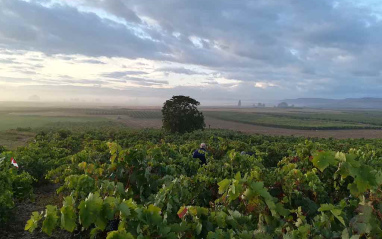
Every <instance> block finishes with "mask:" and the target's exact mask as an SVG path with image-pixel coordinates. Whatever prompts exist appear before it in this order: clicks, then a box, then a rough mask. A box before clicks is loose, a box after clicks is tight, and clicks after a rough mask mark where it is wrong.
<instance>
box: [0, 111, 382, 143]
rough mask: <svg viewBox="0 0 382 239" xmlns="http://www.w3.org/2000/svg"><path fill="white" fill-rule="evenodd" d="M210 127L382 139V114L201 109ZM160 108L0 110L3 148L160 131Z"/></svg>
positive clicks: (243, 130)
mask: <svg viewBox="0 0 382 239" xmlns="http://www.w3.org/2000/svg"><path fill="white" fill-rule="evenodd" d="M202 111H203V113H204V115H205V117H206V127H207V128H211V129H229V130H235V131H241V132H246V133H250V134H268V135H276V136H277V135H283V136H290V135H295V136H304V137H325V138H328V137H333V138H340V139H344V138H382V130H381V129H380V128H381V127H382V112H381V111H360V110H358V111H355V110H353V111H342V110H336V111H335V110H317V109H298V108H295V109H293V108H291V109H278V108H260V109H258V108H243V109H237V108H203V109H202ZM161 126H162V121H161V112H160V109H159V108H147V107H146V108H111V107H104V108H91V107H82V108H68V107H63V106H61V107H53V106H49V105H48V106H44V107H41V106H25V105H17V106H15V107H5V106H4V105H2V107H0V145H6V146H8V147H10V148H16V147H17V146H21V145H24V144H25V143H26V142H27V141H28V140H29V139H31V138H32V137H33V136H34V135H35V133H36V132H39V131H41V130H51V129H62V128H64V129H69V130H85V129H86V130H91V129H96V128H108V127H114V128H118V129H126V128H129V129H144V128H155V129H159V128H160V127H161Z"/></svg>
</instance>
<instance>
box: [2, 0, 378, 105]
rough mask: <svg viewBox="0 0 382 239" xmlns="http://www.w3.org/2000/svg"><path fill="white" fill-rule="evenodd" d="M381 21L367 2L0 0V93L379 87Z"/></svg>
mask: <svg viewBox="0 0 382 239" xmlns="http://www.w3.org/2000/svg"><path fill="white" fill-rule="evenodd" d="M381 20H382V2H380V1H372V0H367V1H362V2H360V1H350V0H341V1H334V0H313V1H306V0H283V1H279V0H257V1H251V0H241V1H228V0H223V1H215V0H196V1H178V0H160V1H142V0H70V1H69V0H25V1H24V0H0V101H27V100H30V101H56V102H57V101H66V102H82V101H86V102H94V103H98V102H103V103H112V104H121V105H123V104H127V105H138V106H139V105H160V104H162V103H163V101H164V100H165V99H168V98H170V97H171V96H172V95H179V94H185V95H189V96H191V97H193V98H196V99H197V100H199V101H200V102H201V103H202V104H204V105H217V104H232V102H237V100H239V99H241V100H242V101H243V104H245V103H246V102H247V103H248V102H274V101H276V100H282V99H294V98H308V97H309V98H313V97H314V98H334V99H341V98H360V97H381V95H382V94H381V93H382V84H381V83H382V81H381V67H380V62H382V54H381V48H380V43H381V42H382V21H381ZM248 104H249V103H248Z"/></svg>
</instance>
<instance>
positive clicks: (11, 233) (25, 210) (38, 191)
mask: <svg viewBox="0 0 382 239" xmlns="http://www.w3.org/2000/svg"><path fill="white" fill-rule="evenodd" d="M56 189H57V186H56V185H53V184H49V185H43V186H40V187H37V188H35V190H34V193H35V200H34V202H30V201H28V200H27V201H25V202H22V203H16V207H15V208H14V209H13V212H12V213H13V217H11V218H10V221H9V222H8V225H7V226H6V227H5V228H0V239H37V238H39V239H40V238H41V239H45V238H62V239H65V238H72V236H71V235H70V234H69V233H67V232H65V231H61V230H59V231H55V232H54V233H53V235H52V236H51V237H49V236H48V235H46V234H45V233H42V232H41V230H40V229H37V230H36V231H35V232H34V233H33V234H31V233H29V232H28V231H25V230H24V227H25V224H26V222H27V221H28V220H29V219H30V217H31V215H32V212H34V211H38V212H41V211H44V210H45V205H48V204H52V205H59V203H60V200H59V198H58V196H57V194H56V193H55V192H56Z"/></svg>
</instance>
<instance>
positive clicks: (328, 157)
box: [312, 151, 337, 172]
mask: <svg viewBox="0 0 382 239" xmlns="http://www.w3.org/2000/svg"><path fill="white" fill-rule="evenodd" d="M334 156H335V155H334V152H331V151H322V152H317V153H315V154H313V160H312V162H313V165H314V166H315V167H316V168H318V169H319V170H320V171H321V172H323V171H324V170H325V169H326V168H327V167H328V166H330V165H336V164H337V161H336V159H335V157H334Z"/></svg>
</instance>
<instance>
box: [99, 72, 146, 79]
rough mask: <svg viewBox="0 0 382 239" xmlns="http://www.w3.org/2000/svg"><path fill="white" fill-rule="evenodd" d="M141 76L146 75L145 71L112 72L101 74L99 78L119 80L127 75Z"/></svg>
mask: <svg viewBox="0 0 382 239" xmlns="http://www.w3.org/2000/svg"><path fill="white" fill-rule="evenodd" d="M143 74H147V72H145V71H114V72H107V73H103V74H101V75H100V76H102V77H107V78H115V79H120V78H124V77H127V76H129V75H143Z"/></svg>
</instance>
